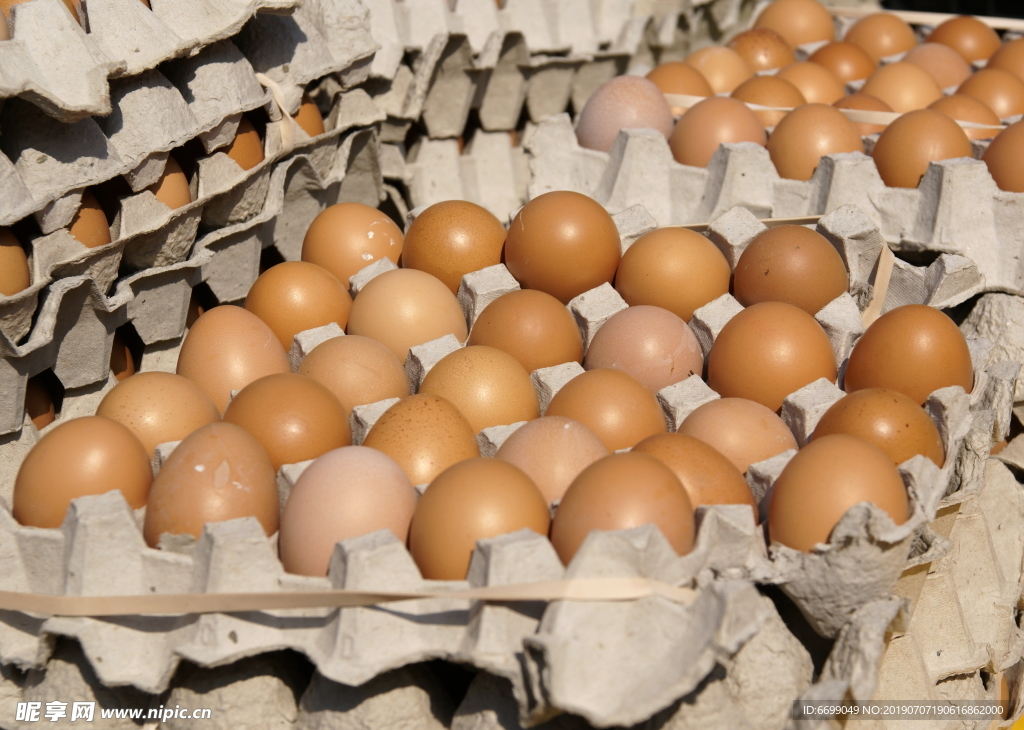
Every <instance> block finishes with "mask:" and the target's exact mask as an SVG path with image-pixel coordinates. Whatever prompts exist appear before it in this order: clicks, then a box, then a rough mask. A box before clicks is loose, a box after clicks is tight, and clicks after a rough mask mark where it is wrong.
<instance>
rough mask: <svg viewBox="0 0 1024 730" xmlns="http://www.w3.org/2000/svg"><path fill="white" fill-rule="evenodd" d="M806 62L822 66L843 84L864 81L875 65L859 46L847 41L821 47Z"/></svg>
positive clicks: (834, 42)
mask: <svg viewBox="0 0 1024 730" xmlns="http://www.w3.org/2000/svg"><path fill="white" fill-rule="evenodd" d="M808 60H809V61H813V62H814V63H817V64H819V65H821V66H824V67H825V68H827V69H828V70H829V71H831V72H832V75H833V76H835V77H836V78H837V79H839V80H840V81H842V82H843V83H844V84H845V83H847V82H849V81H860V80H861V79H866V78H867V77H868V76H870V75H871V74H872V73H873V72H874V70H875V66H876V65H877V63H876V62H875V60H874V59H873V58H871V56H869V55H868V54H867V53H866V52H864V51H863V50H862V49H861V48H860V46H856V45H854V44H853V43H849V42H847V41H833V42H832V43H829V44H828V45H825V46H822V47H821V48H819V49H818V50H816V51H815V52H814V53H813V54H811V57H810V58H809V59H808Z"/></svg>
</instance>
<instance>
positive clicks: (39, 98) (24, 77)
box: [0, 0, 301, 124]
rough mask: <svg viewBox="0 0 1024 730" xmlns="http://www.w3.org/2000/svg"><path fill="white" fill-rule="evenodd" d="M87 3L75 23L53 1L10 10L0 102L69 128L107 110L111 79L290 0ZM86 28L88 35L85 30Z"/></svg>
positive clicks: (279, 9) (234, 29)
mask: <svg viewBox="0 0 1024 730" xmlns="http://www.w3.org/2000/svg"><path fill="white" fill-rule="evenodd" d="M150 5H151V6H152V10H150V9H148V8H146V6H145V5H143V4H142V3H140V2H138V0H135V1H134V2H132V1H131V0H87V2H83V3H82V4H81V7H80V10H79V16H80V20H81V21H82V24H81V25H80V24H79V23H78V22H77V20H78V19H76V18H72V17H71V15H70V13H69V12H68V10H67V8H66V7H65V6H64V4H63V3H62V2H60V0H35V1H34V2H31V3H24V4H21V5H18V6H16V7H12V8H11V11H10V15H11V22H10V27H11V40H10V41H5V42H3V45H0V59H2V60H0V67H3V69H4V74H3V76H2V77H0V99H9V98H12V97H18V96H20V97H22V98H23V99H25V100H26V101H28V102H31V103H32V104H35V105H36V106H38V107H39V108H40V109H42V110H43V111H45V112H46V113H47V114H48V115H50V116H51V117H53V118H55V119H58V120H60V121H61V122H64V123H67V124H72V123H74V122H78V121H80V120H82V119H85V118H87V117H90V116H101V117H102V116H106V115H108V114H110V113H111V111H112V105H111V98H112V96H113V92H112V90H111V89H110V87H109V83H110V80H111V79H117V78H122V77H125V76H136V75H139V74H142V73H143V72H145V71H150V70H152V69H155V68H156V67H157V66H158V65H160V64H162V63H164V62H166V61H169V60H171V59H176V58H184V57H193V56H195V55H196V54H198V53H200V52H201V51H202V50H203V49H204V48H205V47H207V46H209V45H211V44H214V43H216V42H217V41H221V40H225V39H226V38H229V37H231V36H233V35H235V34H236V33H238V32H239V31H240V30H241V29H242V26H244V25H245V23H246V21H248V20H249V19H250V18H251V17H252V16H253V15H255V14H256V13H258V12H262V13H291V12H292V11H293V10H294V9H295V8H296V7H298V6H300V5H301V3H299V2H297V0H229V1H227V2H210V1H209V0H181V1H180V2H179V1H178V0H153V2H151V3H150ZM86 29H88V31H87V30H86Z"/></svg>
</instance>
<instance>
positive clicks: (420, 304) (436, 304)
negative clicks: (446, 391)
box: [348, 269, 468, 362]
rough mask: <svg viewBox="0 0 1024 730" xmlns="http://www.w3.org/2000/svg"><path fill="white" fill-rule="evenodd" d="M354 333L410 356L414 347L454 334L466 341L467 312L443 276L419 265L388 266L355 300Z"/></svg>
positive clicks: (351, 327)
mask: <svg viewBox="0 0 1024 730" xmlns="http://www.w3.org/2000/svg"><path fill="white" fill-rule="evenodd" d="M348 333H349V334H352V335H363V336H365V337H371V338H373V339H375V340H377V341H378V342H381V343H383V344H385V345H387V346H388V348H389V349H390V350H391V351H392V352H393V353H395V355H396V356H397V357H398V359H399V360H401V361H402V362H405V358H406V355H408V354H409V348H410V347H414V346H415V345H422V344H423V343H424V342H429V341H430V340H436V339H437V338H439V337H444V336H445V335H449V334H450V335H454V336H455V337H456V339H458V341H459V342H465V341H466V335H467V334H468V332H467V330H466V318H465V315H464V314H463V313H462V307H461V306H459V302H458V301H457V300H456V299H455V296H454V295H453V294H452V293H451V291H450V290H449V289H448V287H446V286H445V285H444V282H442V281H441V280H440V279H437V278H435V277H433V276H431V275H430V274H427V273H425V272H423V271H418V270H416V269H397V270H394V271H388V272H386V273H383V274H381V275H380V276H377V277H375V278H374V279H372V280H371V281H370V282H369V283H368V284H367V285H366V286H364V287H363V288H362V289H361V290H360V292H359V294H358V295H356V298H355V300H354V301H353V302H352V311H351V312H350V313H349V318H348Z"/></svg>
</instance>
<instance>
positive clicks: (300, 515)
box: [278, 446, 417, 575]
mask: <svg viewBox="0 0 1024 730" xmlns="http://www.w3.org/2000/svg"><path fill="white" fill-rule="evenodd" d="M416 500H417V494H416V490H415V489H413V486H412V484H410V483H409V478H408V477H407V476H406V475H405V472H403V471H402V468H401V467H400V466H398V464H396V463H395V462H394V460H393V459H391V458H389V457H388V456H386V455H385V454H382V453H380V452H379V451H376V450H374V449H368V448H366V447H365V446H346V447H343V448H340V449H335V450H334V451H328V452H327V453H326V454H324V455H323V456H321V457H320V458H319V459H317V460H316V461H314V462H313V463H312V464H310V465H309V467H307V468H306V470H305V471H304V472H302V476H300V477H299V479H298V481H296V482H295V486H293V487H292V491H291V492H290V493H289V494H288V501H287V502H285V505H284V510H282V512H281V532H280V534H279V535H278V545H279V546H280V552H281V563H282V564H283V565H284V569H285V570H287V571H288V572H289V573H299V574H301V575H327V569H328V567H329V566H330V563H331V555H332V554H333V553H334V546H335V544H336V543H339V542H341V541H342V540H347V539H349V538H352V537H359V536H360V535H368V534H370V533H371V532H376V531H377V530H391V532H392V534H394V536H395V537H397V538H398V539H399V540H400V541H401V542H402V543H403V544H404V543H405V541H406V540H407V539H408V537H409V523H410V522H411V521H412V514H413V511H414V510H415V509H416Z"/></svg>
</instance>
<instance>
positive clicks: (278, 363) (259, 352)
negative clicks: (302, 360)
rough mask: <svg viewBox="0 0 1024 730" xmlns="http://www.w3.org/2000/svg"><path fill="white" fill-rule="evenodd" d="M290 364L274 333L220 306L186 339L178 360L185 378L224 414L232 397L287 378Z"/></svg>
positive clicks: (239, 310)
mask: <svg viewBox="0 0 1024 730" xmlns="http://www.w3.org/2000/svg"><path fill="white" fill-rule="evenodd" d="M291 370H292V368H291V364H290V363H289V362H288V355H286V354H285V351H284V348H283V347H281V342H280V341H279V340H278V339H277V337H275V336H274V333H273V331H272V330H271V329H270V328H269V327H268V326H267V325H266V324H264V323H263V320H261V319H260V318H259V317H257V316H256V315H255V314H253V313H252V312H247V311H246V310H244V309H242V308H241V307H235V306H231V305H224V306H220V307H214V308H213V309H211V310H210V311H208V312H206V313H205V314H203V316H201V317H200V318H199V319H197V320H196V323H195V324H194V325H192V329H190V330H189V331H188V334H187V335H185V341H184V342H183V343H182V345H181V352H180V353H179V354H178V367H177V370H176V372H177V373H178V375H184V376H185V377H186V378H188V379H189V380H191V381H192V382H193V383H195V384H196V385H198V386H199V389H200V390H202V391H203V392H204V393H206V395H207V396H209V398H210V400H212V401H213V404H214V405H215V406H217V409H218V410H219V411H220V412H221V413H223V412H224V409H225V408H227V405H228V400H229V399H230V398H231V391H233V390H241V389H242V388H244V387H245V386H247V385H248V384H249V383H251V382H253V381H254V380H258V379H259V378H262V377H263V376H264V375H272V374H274V373H290V372H291Z"/></svg>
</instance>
